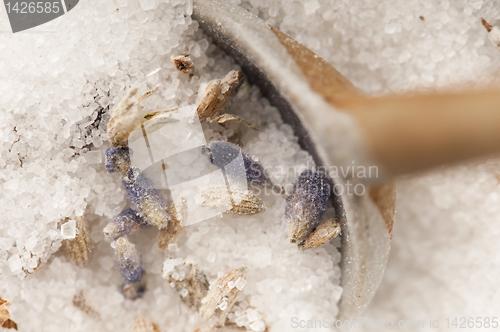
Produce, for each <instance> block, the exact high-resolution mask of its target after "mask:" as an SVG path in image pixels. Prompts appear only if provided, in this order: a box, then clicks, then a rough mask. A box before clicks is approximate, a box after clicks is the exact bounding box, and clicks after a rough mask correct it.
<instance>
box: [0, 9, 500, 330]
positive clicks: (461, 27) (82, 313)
mask: <svg viewBox="0 0 500 332" xmlns="http://www.w3.org/2000/svg"><path fill="white" fill-rule="evenodd" d="M231 2H232V3H235V4H239V5H241V6H243V7H244V8H246V9H248V10H249V11H250V12H252V13H254V14H255V15H257V16H259V17H261V18H262V19H264V20H266V21H267V22H268V23H270V24H272V25H274V26H276V27H277V28H279V29H281V30H282V31H284V32H286V33H288V34H290V35H291V36H292V37H294V38H295V39H297V40H298V41H299V42H301V43H303V44H304V45H306V46H307V47H309V48H310V49H311V50H313V51H314V52H316V53H317V54H319V55H321V56H322V57H324V58H325V59H326V60H327V61H329V62H330V63H331V64H333V65H334V66H335V67H336V68H337V69H339V70H340V71H341V72H342V73H343V74H344V75H345V76H346V77H347V78H349V79H350V80H351V81H352V82H353V83H354V84H355V85H356V86H357V87H359V88H360V89H362V90H363V91H365V92H368V93H379V92H389V91H400V90H405V89H410V88H422V89H425V88H434V87H443V86H449V85H459V84H466V85H475V84H486V83H491V82H498V74H499V71H498V68H500V53H498V48H497V47H498V31H499V30H498V29H499V26H500V25H498V24H497V21H498V18H499V17H500V7H499V6H498V2H497V1H494V0H484V1H483V0H474V1H458V2H450V1H446V0H445V1H440V2H436V1H419V2H418V3H417V2H415V3H408V1H405V0H390V1H383V2H373V1H329V0H324V1H323V0H322V1H319V0H311V1H299V0H276V1H264V0H262V1H260V0H255V1H254V0H252V1H246V0H245V1H240V0H231ZM192 10H193V7H192V2H191V1H190V0H187V1H184V0H112V1H105V2H97V1H94V0H88V1H80V2H79V3H78V5H77V6H76V7H75V8H74V9H72V10H71V11H70V12H68V13H67V14H65V15H63V16H61V17H59V18H57V19H55V20H53V21H50V22H48V23H46V24H44V25H41V26H39V27H36V28H33V29H31V30H28V31H26V32H23V33H16V34H12V33H11V32H10V31H11V30H10V26H9V23H8V20H7V17H6V15H5V12H0V31H1V32H2V33H1V34H0V186H1V190H0V209H1V212H2V213H1V217H0V325H2V326H3V327H4V328H6V329H7V328H10V329H19V330H20V331H37V332H38V331H51V332H52V331H135V332H140V331H163V332H165V331H186V332H193V331H195V330H197V331H198V332H202V331H205V332H207V331H214V330H215V329H219V328H223V329H224V330H231V329H235V330H240V331H241V330H243V331H244V330H248V331H266V330H267V331H269V332H273V331H280V332H281V331H306V330H308V329H307V328H300V327H297V328H294V327H293V326H294V325H293V318H294V317H296V318H297V320H295V321H298V320H301V321H307V320H314V319H319V320H321V319H323V318H325V317H326V318H329V319H333V318H334V317H336V316H337V314H338V302H339V300H340V298H341V295H342V288H341V287H340V286H339V284H340V277H341V270H340V267H339V262H340V258H341V256H340V252H339V250H340V239H339V237H338V235H339V233H340V229H339V227H338V224H337V220H336V219H335V215H334V214H333V211H332V209H331V208H330V203H329V201H328V198H324V197H321V196H319V197H316V196H315V197H313V198H314V199H313V198H311V197H309V196H308V195H307V188H308V187H307V186H303V185H301V182H300V180H299V181H298V182H296V181H297V179H299V177H300V178H303V177H306V178H310V179H315V180H314V181H316V180H317V179H319V178H321V175H317V176H316V177H315V176H314V175H313V174H312V173H311V174H307V172H306V173H303V171H304V170H306V169H309V170H314V163H313V161H312V158H311V156H310V155H309V154H308V152H307V151H304V150H303V149H301V148H300V146H299V144H298V139H297V137H296V136H295V135H294V132H293V130H292V128H291V127H290V126H289V125H288V124H285V123H284V122H283V120H282V119H281V116H280V114H279V112H278V110H277V109H276V108H275V107H273V106H272V105H271V104H270V103H269V101H268V100H267V99H265V98H263V97H262V94H261V91H259V89H258V87H256V86H253V85H251V84H249V83H248V82H245V81H244V79H243V80H242V79H241V77H240V75H239V74H237V73H238V71H240V70H241V68H239V66H238V65H237V64H236V63H235V62H234V59H232V58H231V57H229V56H228V55H227V54H225V53H224V52H223V51H222V50H221V49H219V48H218V47H217V46H216V45H215V44H214V43H213V42H212V41H211V39H210V38H209V37H208V36H207V35H205V34H204V32H203V31H202V30H201V29H200V28H199V26H198V23H197V22H196V21H193V20H192V19H191V14H192ZM419 17H425V19H421V18H419ZM481 18H483V19H484V20H483V23H481ZM485 28H486V30H485ZM3 32H8V33H3ZM488 39H489V40H488ZM492 43H493V44H494V45H492ZM233 71H234V72H233ZM228 73H229V74H228ZM231 73H232V74H231ZM135 89H136V90H135ZM127 96H128V97H127ZM141 96H144V98H142V97H141ZM207 96H212V98H211V99H210V98H209V99H204V98H205V97H207ZM215 97H216V98H215ZM124 101H125V104H122V103H123V102H124ZM203 101H205V102H203ZM129 102H130V103H129ZM120 105H121V106H123V108H120V107H121V106H120ZM120 109H121V110H124V112H122V113H123V114H124V115H123V114H122V116H121V117H117V118H118V125H117V124H116V123H117V122H116V121H115V122H114V123H115V125H114V126H113V125H111V127H112V129H111V130H108V128H109V125H110V123H111V124H113V121H112V117H113V112H114V111H116V110H120ZM195 114H197V115H198V117H197V118H198V119H199V120H200V122H199V123H198V124H199V126H200V128H202V133H203V135H201V136H196V137H193V139H198V140H199V141H198V143H199V144H198V145H199V146H202V145H203V146H204V147H203V149H202V151H201V150H200V152H202V153H200V156H201V157H203V158H205V160H206V162H207V164H209V165H210V166H211V167H213V168H214V169H215V170H217V169H218V168H221V165H222V166H227V162H226V160H225V159H224V155H225V154H228V153H229V154H232V153H233V152H235V151H237V153H241V155H242V161H243V162H242V165H241V166H243V169H244V170H245V173H244V175H245V178H246V180H247V181H248V182H250V183H252V182H254V184H255V188H254V187H253V186H252V187H251V188H240V189H237V190H236V189H235V190H233V192H232V194H233V195H231V196H230V198H228V197H227V191H225V190H226V189H227V188H226V187H225V186H223V187H220V186H219V187H217V186H213V185H207V186H204V187H200V188H199V190H198V191H197V192H196V195H193V197H191V196H189V197H184V196H182V195H181V196H180V197H177V199H169V197H170V196H169V195H168V193H166V191H165V190H164V188H159V187H158V186H157V185H156V184H157V183H158V182H157V181H158V178H155V177H154V176H152V175H151V174H150V173H147V167H142V166H141V167H138V165H137V164H136V163H135V162H136V161H137V160H138V158H139V159H140V158H143V157H144V158H143V159H147V158H146V157H148V158H149V156H148V155H147V154H148V150H147V149H144V150H141V149H137V148H136V147H135V146H132V145H130V146H129V144H128V143H127V141H128V138H129V135H130V136H132V137H133V138H137V137H142V135H143V132H145V133H147V135H150V134H151V135H152V134H154V133H155V132H160V133H161V134H162V135H163V136H162V137H164V139H163V140H162V141H161V145H162V146H164V147H165V148H166V149H169V150H170V151H174V152H175V153H179V152H181V151H183V150H185V149H189V148H191V147H192V146H190V145H188V144H187V143H184V142H187V141H189V140H186V139H185V135H184V134H185V133H184V132H182V131H172V132H168V133H166V132H164V131H162V129H161V128H167V127H168V126H176V125H178V123H179V121H181V120H182V119H188V117H191V116H193V115H195ZM128 116H131V117H130V118H129V117H128ZM195 118H196V117H195ZM115 120H116V119H115ZM188 122H189V121H188ZM188 122H186V123H188ZM134 135H135V136H134ZM192 141H193V140H191V142H192ZM168 142H170V143H168ZM154 144H155V142H154V141H153V140H151V145H150V148H151V149H153V150H154V148H155V145H154ZM159 144H160V143H159ZM184 144H186V145H184ZM142 153H145V154H142ZM221 153H222V157H223V158H222V159H217V158H215V159H214V156H215V155H220V154H221ZM235 153H236V152H235ZM134 158H135V159H134ZM221 160H222V162H219V161H221ZM229 160H232V159H231V158H230V159H229ZM181 162H184V163H185V164H186V165H189V163H190V161H189V158H188V156H187V157H186V159H183V160H181ZM245 165H246V166H247V167H246V168H245ZM249 165H254V167H248V166H249ZM499 166H500V163H499V162H498V160H497V159H491V160H488V161H485V162H483V163H479V164H471V165H466V166H461V167H456V168H451V169H445V170H438V171H435V172H434V173H430V174H424V175H420V176H416V177H412V178H407V179H403V180H402V181H401V182H400V183H399V184H398V215H397V222H396V227H395V233H394V241H393V248H392V252H391V258H390V260H389V263H388V268H387V273H386V276H385V279H384V280H383V282H382V284H381V287H380V290H379V292H378V293H377V295H376V296H375V298H374V301H373V305H372V306H371V307H369V308H368V311H367V313H366V315H367V316H368V317H370V318H372V319H382V318H387V319H395V320H397V319H416V318H420V317H428V316H433V317H434V316H439V315H447V316H450V315H456V316H460V315H462V316H463V315H467V317H469V316H487V315H489V316H493V315H498V312H496V313H495V310H496V309H498V303H497V300H496V299H498V294H497V293H498V292H497V291H495V292H497V293H495V292H494V294H493V295H492V293H491V290H492V289H495V290H496V289H497V287H496V286H494V285H496V280H498V277H499V276H500V272H499V271H498V266H500V264H499V261H498V257H497V256H495V257H491V256H488V255H485V254H484V253H485V252H498V251H499V250H500V247H499V242H498V241H497V238H496V237H493V236H492V235H495V234H498V213H500V210H499V208H498V206H500V205H499V204H498V200H499V197H500V189H499V188H500V187H499V186H498V180H497V178H498V173H500V172H499V171H498V169H500V167H499ZM259 167H262V168H264V169H265V172H259V173H257V175H256V174H254V173H252V172H248V170H254V169H261V168H259ZM160 169H161V168H160ZM185 169H188V168H187V167H186V168H185ZM289 169H293V170H294V171H284V170H289ZM167 171H168V170H167ZM192 172H197V170H193V171H192ZM160 173H161V172H160ZM224 174H225V175H226V178H227V179H228V178H229V177H227V175H229V176H230V175H231V172H230V170H229V171H228V172H226V173H224ZM301 174H303V175H301ZM228 181H229V180H228ZM294 184H295V186H294ZM320 187H321V186H320ZM257 189H259V190H257ZM172 193H173V191H172ZM195 196H196V197H195ZM194 197H195V198H196V199H194ZM300 197H302V198H300ZM145 198H147V199H145ZM190 198H193V201H195V203H196V207H197V208H199V209H204V210H200V211H206V212H203V213H206V214H207V215H210V218H207V220H205V221H203V222H197V223H192V224H190V223H189V221H188V220H189V218H190V217H191V216H192V214H191V216H190V213H189V211H191V210H189V209H190V208H192V207H193V205H192V203H191V201H189V199H190ZM308 198H311V199H309V200H308ZM295 200H299V201H300V203H301V204H302V205H301V204H295V203H294V202H295ZM325 201H326V203H325ZM314 202H319V203H318V204H319V205H318V204H315V203H314ZM323 204H325V207H323ZM301 206H302V207H303V208H301ZM296 209H300V211H299V212H297V211H296ZM188 210H189V211H188ZM186 211H188V212H186ZM285 211H288V212H289V213H285ZM304 211H306V213H305V214H304V213H303V214H304V215H305V216H306V217H305V218H306V219H305V220H304V218H302V217H301V213H300V212H304ZM443 220H445V221H446V222H443ZM303 223H305V224H307V225H313V227H311V228H307V229H306V230H305V232H306V233H307V234H306V235H304V231H303V229H302V228H301V227H296V226H302V225H303ZM297 229H299V230H301V232H299V233H297V232H295V231H296V230H297ZM472 229H473V230H474V231H473V233H474V236H473V237H472V236H470V234H471V232H472V231H471V230H472ZM297 234H298V235H297ZM291 240H292V241H295V243H291ZM423 243H427V245H425V246H424V245H422V244H423ZM443 246H444V247H445V248H446V249H444V250H443V249H442V248H443ZM438 251H439V252H440V253H441V254H440V255H436V254H435V253H436V252H438ZM409 257H412V258H413V259H410V258H409ZM471 271H473V272H471ZM484 275H486V276H487V277H486V278H482V277H481V276H484ZM443 285H444V286H443ZM479 297H480V298H479ZM455 303H456V304H455ZM443 317H444V316H443ZM223 325H224V327H223ZM320 330H322V329H318V331H320ZM325 330H327V329H325Z"/></svg>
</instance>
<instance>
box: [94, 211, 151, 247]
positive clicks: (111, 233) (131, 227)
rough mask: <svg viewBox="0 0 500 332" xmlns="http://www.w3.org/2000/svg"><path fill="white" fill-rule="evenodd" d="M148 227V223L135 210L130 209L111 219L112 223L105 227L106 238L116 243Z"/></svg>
mask: <svg viewBox="0 0 500 332" xmlns="http://www.w3.org/2000/svg"><path fill="white" fill-rule="evenodd" d="M147 225H148V223H147V222H146V221H145V220H144V219H143V218H142V217H141V216H139V215H138V214H137V213H136V212H135V211H134V210H132V209H128V210H125V211H123V212H122V213H120V214H119V215H117V216H115V217H114V218H113V219H111V222H110V223H109V224H107V225H106V227H104V230H103V232H104V236H106V237H107V238H110V239H111V240H113V241H114V240H116V239H118V238H120V237H122V236H125V235H130V234H132V233H134V232H135V231H137V230H138V229H140V228H143V227H145V226H147Z"/></svg>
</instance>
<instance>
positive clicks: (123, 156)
mask: <svg viewBox="0 0 500 332" xmlns="http://www.w3.org/2000/svg"><path fill="white" fill-rule="evenodd" d="M130 154H131V150H130V149H129V148H125V147H119V148H109V149H107V150H106V163H105V166H106V171H108V173H113V172H117V171H118V172H120V173H121V174H123V175H125V174H126V173H127V171H128V170H129V168H130Z"/></svg>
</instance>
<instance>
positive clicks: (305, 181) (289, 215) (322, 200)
mask: <svg viewBox="0 0 500 332" xmlns="http://www.w3.org/2000/svg"><path fill="white" fill-rule="evenodd" d="M330 188H331V187H330V180H329V179H328V178H327V177H326V175H325V174H324V173H323V172H321V171H317V172H312V171H311V170H305V171H304V172H302V174H300V175H299V177H298V179H297V181H296V182H295V184H294V186H293V191H292V193H291V195H290V196H288V197H287V199H286V202H285V220H286V221H287V223H288V237H289V238H290V242H292V243H295V242H299V243H300V242H302V241H303V240H304V239H305V238H306V237H307V235H308V234H309V233H310V231H311V230H313V229H314V228H315V227H316V226H317V224H318V222H319V219H320V218H321V217H322V216H323V214H324V213H325V210H326V202H327V201H328V198H329V197H330Z"/></svg>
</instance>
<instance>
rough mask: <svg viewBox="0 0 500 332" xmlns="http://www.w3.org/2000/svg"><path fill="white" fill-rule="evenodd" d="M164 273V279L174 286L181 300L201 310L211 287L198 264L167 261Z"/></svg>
mask: <svg viewBox="0 0 500 332" xmlns="http://www.w3.org/2000/svg"><path fill="white" fill-rule="evenodd" d="M163 272H164V273H163V278H165V279H166V280H167V281H168V283H169V284H170V285H172V286H173V288H174V290H175V291H176V292H177V294H179V296H180V297H181V300H182V301H183V302H184V303H186V304H187V305H188V306H190V307H192V308H196V309H199V308H200V306H201V300H203V298H204V297H205V296H206V295H207V293H208V288H209V286H210V284H209V283H208V279H207V276H206V275H205V273H204V272H203V271H202V270H200V269H199V268H198V266H197V265H196V264H193V263H186V262H184V261H182V260H179V259H176V260H174V259H170V260H167V261H165V263H164V269H163Z"/></svg>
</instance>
